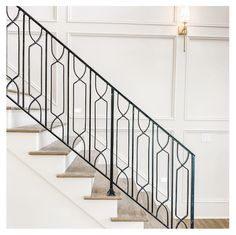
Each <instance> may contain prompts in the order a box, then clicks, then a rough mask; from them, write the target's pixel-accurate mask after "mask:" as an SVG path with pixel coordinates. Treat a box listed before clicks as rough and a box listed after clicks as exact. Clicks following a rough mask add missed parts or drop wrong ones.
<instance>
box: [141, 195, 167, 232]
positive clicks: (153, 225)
mask: <svg viewBox="0 0 236 235" xmlns="http://www.w3.org/2000/svg"><path fill="white" fill-rule="evenodd" d="M140 196H141V204H142V205H143V206H144V207H146V208H147V195H146V193H144V192H141V193H140ZM148 196H149V207H150V206H151V193H150V192H148ZM157 209H158V205H157V204H156V203H154V204H153V214H154V215H156V211H157ZM167 209H168V208H167ZM168 213H169V218H170V210H168ZM146 215H147V218H148V221H147V222H145V224H144V228H147V229H151V228H165V227H164V226H163V225H162V224H161V223H160V222H159V221H158V220H157V219H155V218H154V217H153V216H151V215H150V214H149V213H146ZM158 219H159V220H161V221H162V222H163V223H164V224H166V222H167V221H166V215H165V211H164V207H162V208H160V209H159V212H158Z"/></svg>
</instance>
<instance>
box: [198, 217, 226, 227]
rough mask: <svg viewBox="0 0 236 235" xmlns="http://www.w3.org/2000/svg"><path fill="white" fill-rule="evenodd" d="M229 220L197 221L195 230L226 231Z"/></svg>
mask: <svg viewBox="0 0 236 235" xmlns="http://www.w3.org/2000/svg"><path fill="white" fill-rule="evenodd" d="M226 228H229V219H196V220H195V229H226Z"/></svg>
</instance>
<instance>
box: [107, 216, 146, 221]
mask: <svg viewBox="0 0 236 235" xmlns="http://www.w3.org/2000/svg"><path fill="white" fill-rule="evenodd" d="M111 221H112V222H146V221H147V218H145V217H136V216H130V215H129V216H127V217H125V216H118V217H112V218H111Z"/></svg>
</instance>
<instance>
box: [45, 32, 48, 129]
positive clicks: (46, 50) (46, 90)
mask: <svg viewBox="0 0 236 235" xmlns="http://www.w3.org/2000/svg"><path fill="white" fill-rule="evenodd" d="M47 59H48V34H47V32H46V34H45V126H46V127H47V118H48V113H47V109H48V71H47V70H48V61H47Z"/></svg>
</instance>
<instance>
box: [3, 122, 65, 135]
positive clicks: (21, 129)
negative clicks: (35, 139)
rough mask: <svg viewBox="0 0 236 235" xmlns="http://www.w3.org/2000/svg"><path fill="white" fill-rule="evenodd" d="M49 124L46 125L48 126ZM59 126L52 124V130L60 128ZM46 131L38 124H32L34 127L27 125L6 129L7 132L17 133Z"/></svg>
mask: <svg viewBox="0 0 236 235" xmlns="http://www.w3.org/2000/svg"><path fill="white" fill-rule="evenodd" d="M50 124H51V123H48V126H49V125H50ZM60 126H61V124H60V123H58V124H54V125H53V128H56V127H60ZM45 130H46V129H45V128H44V127H43V126H41V125H40V124H34V125H27V126H19V127H15V128H7V132H18V133H40V132H43V131H45Z"/></svg>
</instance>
